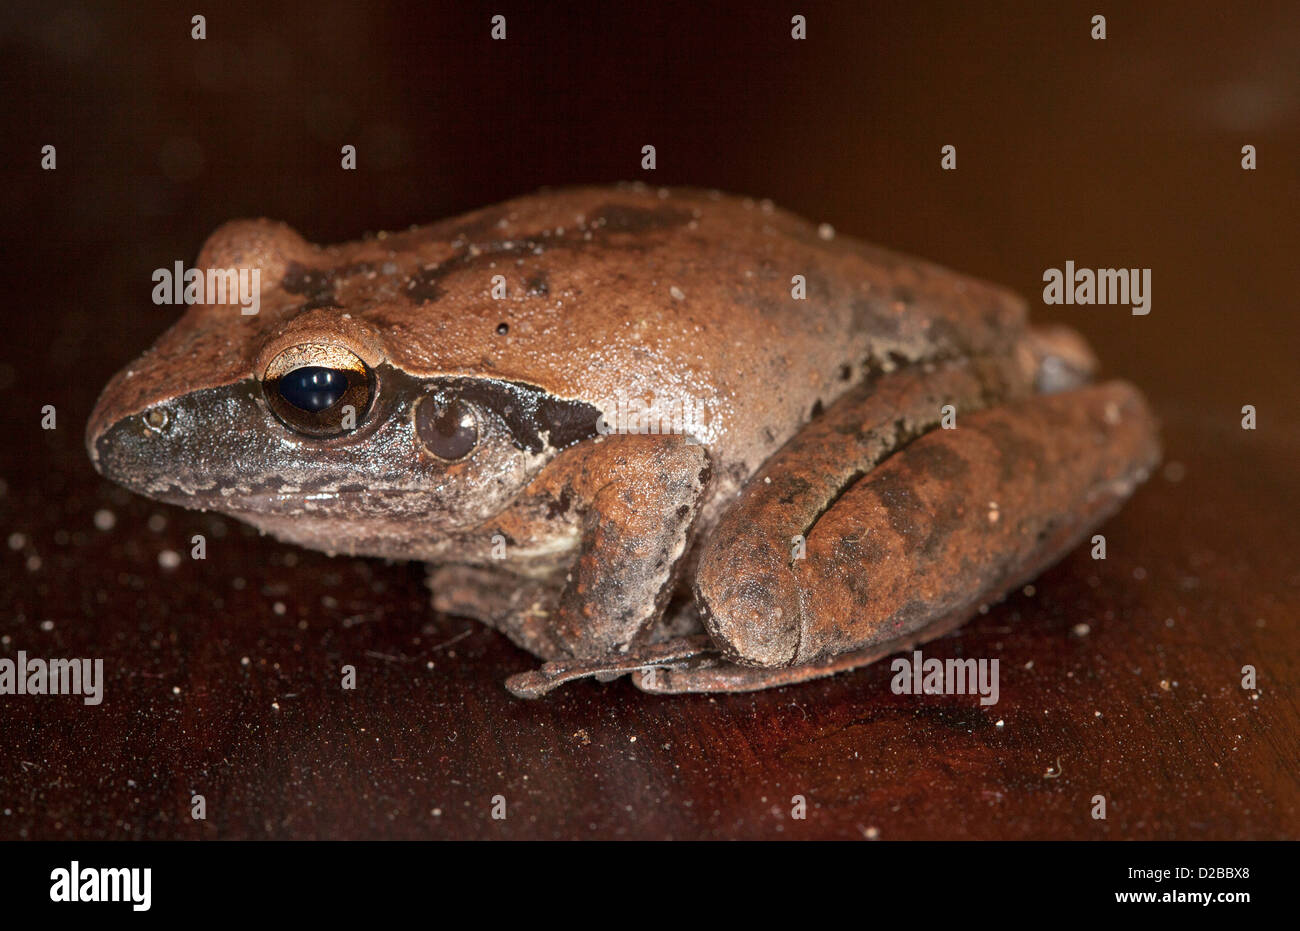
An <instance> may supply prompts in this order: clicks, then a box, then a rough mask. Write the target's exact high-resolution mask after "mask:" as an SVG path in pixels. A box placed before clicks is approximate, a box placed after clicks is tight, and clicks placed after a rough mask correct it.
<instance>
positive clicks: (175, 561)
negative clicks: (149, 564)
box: [158, 550, 181, 569]
mask: <svg viewBox="0 0 1300 931" xmlns="http://www.w3.org/2000/svg"><path fill="white" fill-rule="evenodd" d="M180 564H181V554H180V553H178V552H176V551H175V550H163V551H162V552H161V553H159V554H158V565H160V566H162V567H163V568H164V569H175V568H176V567H177V566H179V565H180Z"/></svg>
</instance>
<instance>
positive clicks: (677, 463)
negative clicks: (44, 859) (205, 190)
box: [87, 185, 1159, 697]
mask: <svg viewBox="0 0 1300 931" xmlns="http://www.w3.org/2000/svg"><path fill="white" fill-rule="evenodd" d="M198 267H199V268H200V269H209V268H214V269H257V270H258V271H259V274H260V282H261V302H260V310H259V311H258V313H257V314H255V315H249V314H245V313H242V312H241V308H240V307H239V306H238V305H235V304H228V303H209V304H195V305H193V306H190V307H189V308H188V310H187V312H186V313H185V315H184V317H182V318H181V320H180V321H179V322H178V323H176V324H175V326H173V327H172V328H171V329H170V330H168V331H167V332H166V333H165V334H163V336H162V337H161V338H160V339H159V340H158V342H157V344H156V345H155V346H154V347H153V348H152V349H150V350H149V351H148V352H146V353H145V354H144V355H143V356H142V357H140V358H139V359H138V360H136V361H135V362H134V363H132V364H131V365H130V367H128V368H127V369H126V370H125V371H123V372H121V373H119V374H118V375H117V376H116V377H115V378H114V379H113V380H112V381H111V382H110V383H109V385H108V387H107V388H106V389H105V390H104V393H103V396H102V397H101V398H100V399H99V403H98V406H97V407H96V408H95V411H94V414H93V416H92V417H91V419H90V423H89V426H88V430H87V447H88V449H89V452H90V457H91V459H92V460H93V461H94V463H95V466H96V468H98V469H99V470H100V471H101V472H102V473H103V474H104V475H106V476H108V477H109V478H111V479H113V480H114V481H116V482H120V483H121V484H123V485H125V486H127V487H128V488H131V489H133V490H135V491H137V492H140V493H141V494H144V495H148V496H149V497H152V498H156V499H158V500H160V501H166V502H170V503H173V504H179V505H183V506H185V507H190V508H200V509H209V510H215V511H220V512H222V513H224V514H228V515H230V516H232V517H236V518H238V519H239V520H242V521H247V522H248V523H250V524H253V525H254V526H256V527H258V528H260V529H261V530H263V531H265V532H267V533H270V534H273V535H274V536H276V537H278V538H280V539H282V540H288V541H291V542H293V543H297V544H300V545H302V546H306V547H311V548H312V549H318V550H324V551H325V552H328V553H350V554H360V555H366V556H379V557H385V558H389V559H401V560H412V559H413V560H420V561H421V562H424V563H427V564H428V566H429V584H430V586H431V588H432V591H433V604H434V606H435V607H436V608H438V609H439V610H442V611H445V612H449V613H452V614H457V615H463V616H469V617H473V618H477V619H479V620H481V621H483V622H484V623H486V624H490V625H491V626H492V627H495V628H496V629H497V630H499V631H501V632H502V633H504V634H505V635H506V636H507V637H509V638H510V639H511V640H513V641H514V642H515V643H516V644H518V645H519V646H521V647H522V648H524V649H525V650H527V651H529V652H530V653H533V654H535V655H536V656H538V657H540V658H541V659H543V660H545V663H544V665H542V666H541V667H540V668H538V669H535V670H531V671H527V672H523V673H521V674H519V675H516V676H513V677H512V678H511V679H509V680H508V681H507V683H506V685H507V687H508V688H509V689H510V690H511V691H512V692H513V693H514V694H516V695H519V696H528V697H534V696H538V695H541V694H542V693H544V692H546V691H548V690H549V689H551V688H553V687H555V686H556V685H558V684H560V683H563V682H567V681H569V680H571V679H575V678H578V677H582V676H595V677H597V678H599V679H602V680H606V679H612V678H615V677H617V676H620V675H625V674H630V675H631V676H632V680H633V682H634V683H635V684H636V685H637V686H639V687H640V688H642V689H645V690H647V691H653V692H709V691H722V692H729V691H744V690H750V689H761V688H767V687H771V686H778V685H785V684H788V683H792V682H799V681H802V680H805V679H811V678H814V677H817V676H825V675H829V674H831V673H835V672H839V671H842V670H846V669H851V668H853V667H855V666H861V665H863V664H866V663H870V662H872V661H874V660H877V659H879V658H881V657H884V656H887V655H889V654H891V653H894V652H897V651H899V650H903V649H908V648H910V647H911V646H913V645H915V644H917V643H920V642H923V641H926V640H929V639H931V638H933V637H936V636H939V635H941V634H944V633H946V632H948V631H950V630H952V629H953V628H955V627H956V626H957V625H959V624H961V623H962V622H963V621H964V620H966V619H967V618H968V617H970V616H971V615H972V614H973V613H975V612H976V611H977V610H978V609H979V608H980V607H981V606H983V605H986V604H988V603H990V602H992V601H994V600H996V599H998V598H1000V597H1002V596H1003V595H1005V594H1006V593H1007V592H1009V591H1010V590H1011V589H1013V588H1015V587H1017V586H1019V585H1022V584H1024V583H1025V582H1026V581H1028V580H1029V579H1030V578H1032V577H1033V576H1034V575H1035V574H1037V573H1039V572H1040V571H1042V570H1043V569H1044V568H1046V567H1047V566H1049V565H1050V564H1051V563H1053V562H1054V561H1055V560H1057V559H1059V558H1060V557H1061V556H1062V555H1063V554H1065V553H1066V552H1067V551H1068V550H1069V549H1071V548H1072V547H1073V546H1075V545H1076V544H1077V543H1078V542H1079V541H1080V540H1081V538H1082V537H1083V536H1084V535H1085V534H1086V533H1087V532H1088V531H1090V530H1091V529H1093V528H1094V527H1096V526H1097V525H1098V524H1099V523H1100V522H1101V521H1103V520H1105V519H1106V518H1107V517H1108V516H1109V515H1110V514H1112V513H1113V512H1114V511H1115V510H1116V509H1117V508H1118V507H1119V505H1120V504H1121V503H1122V502H1123V501H1124V499H1125V498H1126V497H1128V495H1129V494H1130V493H1132V491H1133V490H1134V488H1135V486H1136V485H1137V484H1138V483H1139V482H1140V481H1142V480H1143V479H1144V478H1145V477H1146V476H1147V474H1148V472H1149V471H1150V470H1151V469H1152V467H1153V466H1154V465H1155V464H1156V462H1157V460H1158V457H1159V449H1158V444H1157V439H1156V427H1155V423H1154V420H1153V418H1152V415H1151V413H1150V411H1149V409H1148V408H1147V405H1146V403H1145V402H1144V400H1143V398H1142V396H1141V395H1140V394H1139V393H1138V392H1137V390H1136V389H1134V388H1133V387H1132V386H1131V385H1128V384H1126V383H1124V382H1108V383H1104V384H1096V385H1093V384H1089V378H1090V375H1091V373H1092V370H1093V368H1094V359H1093V357H1092V355H1091V353H1090V351H1089V349H1088V347H1087V345H1086V344H1085V343H1084V341H1083V340H1082V338H1081V337H1079V336H1077V335H1076V334H1074V333H1072V332H1071V331H1068V330H1064V329H1061V328H1055V329H1053V328H1047V329H1043V328H1035V327H1030V326H1028V324H1027V323H1026V312H1025V305H1024V304H1023V302H1022V301H1020V300H1019V299H1018V298H1016V297H1015V296H1014V295H1012V294H1009V293H1007V292H1006V291H1003V290H1001V289H999V288H996V287H993V286H991V285H988V284H985V283H983V282H981V281H977V280H974V279H971V278H967V277H964V276H962V275H959V274H956V273H954V272H951V271H947V270H945V269H943V268H940V267H938V266H935V265H931V264H929V263H926V262H922V261H918V260H915V259H911V258H906V257H904V256H901V255H897V254H895V253H892V252H888V251H885V250H883V249H879V248H876V247H874V246H869V245H866V244H864V243H861V242H857V241H854V240H852V239H849V238H846V237H843V236H836V235H835V234H834V233H833V231H832V230H831V229H830V228H829V227H827V226H824V225H823V226H821V227H818V226H815V225H812V224H809V223H807V222H805V221H803V220H800V219H798V218H796V217H794V216H792V215H790V214H788V213H785V212H783V211H781V210H777V209H774V208H773V207H772V206H771V205H770V204H769V203H767V202H763V203H755V202H753V201H749V200H740V199H737V198H732V197H728V196H725V195H721V194H717V193H705V192H696V191H685V190H673V191H665V190H659V191H656V190H653V189H648V188H645V187H643V186H639V185H634V186H630V187H618V188H605V187H592V188H582V189H575V190H565V191H559V192H544V193H540V194H537V195H535V196H531V197H524V198H521V199H519V200H514V201H510V202H508V203H505V204H501V205H500V206H496V207H489V208H487V209H484V210H479V211H477V212H475V213H471V214H469V215H467V216H463V217H460V218H457V219H453V220H446V221H444V222H441V223H436V224H434V225H432V226H426V227H420V228H415V229H411V230H410V231H408V232H402V233H393V234H385V235H379V236H376V237H371V238H367V239H364V240H362V241H360V242H354V243H347V244H345V245H338V246H316V245H312V244H311V243H309V242H306V241H305V240H304V239H303V238H302V237H301V236H299V235H298V234H297V233H296V232H294V231H293V230H292V229H290V228H289V227H287V226H284V225H282V224H279V223H273V222H269V221H266V220H250V221H239V222H233V223H230V224H228V225H226V226H223V227H222V228H221V229H219V230H217V232H216V233H214V234H213V235H212V237H211V238H210V239H209V240H208V242H207V244H206V245H205V246H204V247H203V251H202V253H201V255H200V257H199V260H198Z"/></svg>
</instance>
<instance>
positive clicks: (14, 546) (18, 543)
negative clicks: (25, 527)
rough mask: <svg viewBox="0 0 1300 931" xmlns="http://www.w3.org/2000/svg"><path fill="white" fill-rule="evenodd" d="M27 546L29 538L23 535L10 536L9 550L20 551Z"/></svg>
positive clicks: (13, 534) (12, 534) (14, 534)
mask: <svg viewBox="0 0 1300 931" xmlns="http://www.w3.org/2000/svg"><path fill="white" fill-rule="evenodd" d="M26 545H27V537H26V536H25V535H24V534H21V533H11V534H9V548H10V549H11V550H20V549H22V548H23V547H24V546H26Z"/></svg>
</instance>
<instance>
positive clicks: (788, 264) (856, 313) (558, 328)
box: [372, 185, 1025, 474]
mask: <svg viewBox="0 0 1300 931" xmlns="http://www.w3.org/2000/svg"><path fill="white" fill-rule="evenodd" d="M384 245H385V246H386V247H387V249H388V250H390V254H392V255H398V256H400V255H402V254H404V253H407V252H410V253H413V254H417V253H418V254H424V255H426V256H427V257H428V263H426V264H427V265H428V266H429V267H428V268H427V269H425V270H423V271H421V272H417V273H416V279H417V282H418V283H417V284H416V285H415V286H414V287H413V288H410V289H408V290H409V291H410V292H411V294H412V300H414V301H417V302H419V306H420V310H421V319H422V321H423V322H424V325H422V326H420V327H419V328H418V329H413V328H411V327H410V325H409V324H408V323H406V322H405V320H404V318H403V316H402V315H400V314H398V315H393V314H391V313H390V312H389V311H388V310H387V309H386V308H385V307H384V306H383V305H379V306H376V307H375V308H374V310H373V311H372V316H373V318H374V319H375V322H376V323H378V324H380V325H381V326H386V327H388V328H390V329H392V328H398V329H405V330H407V331H409V332H407V333H406V334H405V338H403V339H402V340H400V341H399V342H398V343H396V344H394V345H393V346H392V351H393V352H394V353H396V354H399V355H400V356H401V358H400V364H401V365H402V366H403V367H404V368H406V369H407V370H408V371H425V372H428V373H430V374H432V373H436V372H443V371H457V372H468V373H472V374H478V375H482V376H495V377H501V378H508V379H516V380H520V381H529V382H534V383H537V382H541V383H543V384H542V387H544V388H546V389H547V390H548V391H551V392H553V393H555V394H558V395H562V396H567V397H575V398H583V399H585V400H590V401H593V402H596V403H599V402H601V401H603V400H605V399H608V398H610V397H612V396H615V395H623V396H628V397H642V398H649V397H654V398H657V399H666V400H667V401H669V402H673V401H676V400H687V399H689V400H692V401H694V402H695V403H696V404H697V409H698V407H703V409H704V410H705V411H706V412H707V413H709V414H711V415H712V416H713V419H712V420H711V423H713V425H714V428H715V429H714V432H713V433H712V435H710V436H709V437H707V438H706V439H707V441H708V442H709V443H710V445H711V447H712V448H713V451H714V454H715V457H717V458H720V459H722V460H724V462H729V463H730V464H732V465H733V466H734V469H733V471H739V472H742V473H746V474H747V473H748V472H749V471H751V470H752V469H753V468H756V467H757V465H758V464H759V463H760V462H761V461H762V460H763V459H764V458H766V456H767V455H768V454H769V453H770V452H771V451H772V450H773V449H774V448H775V447H776V446H777V445H779V444H780V443H781V442H783V441H784V440H785V439H786V438H788V437H789V436H790V435H791V434H792V433H793V432H794V430H796V429H797V428H798V427H799V426H800V425H801V424H802V423H803V422H806V420H807V419H808V417H809V416H810V414H811V412H812V411H813V409H814V408H815V407H817V406H819V405H824V404H828V403H830V402H831V401H833V400H834V399H835V398H836V397H837V396H838V395H839V394H841V393H842V392H843V391H844V390H846V389H847V388H848V387H850V386H851V385H852V384H854V383H856V382H857V381H859V380H860V379H862V378H863V377H866V376H867V375H868V374H869V373H870V372H872V371H878V370H880V369H882V368H883V369H888V368H891V367H893V366H895V365H898V364H902V363H906V362H911V361H920V360H925V359H932V358H943V357H954V356H974V355H982V354H994V353H1000V352H1006V351H1009V349H1010V347H1011V345H1012V344H1013V342H1014V340H1015V339H1016V337H1017V336H1018V334H1019V333H1020V331H1021V330H1022V328H1023V326H1024V321H1025V309H1024V305H1023V302H1021V301H1020V300H1019V299H1018V298H1017V297H1016V296H1014V295H1012V294H1010V293H1008V292H1006V291H1004V290H1002V289H999V288H996V287H994V286H992V285H988V284H985V283H983V282H980V281H977V280H975V279H971V278H967V277H965V276H961V275H958V274H956V273H953V272H950V271H948V270H946V269H943V268H940V267H939V266H936V265H933V264H930V263H927V262H923V261H919V260H915V259H911V258H908V257H905V256H901V255H898V254H896V253H893V252H889V251H887V250H885V249H880V248H876V247H873V246H870V245H867V244H865V243H862V242H860V241H857V240H854V239H851V238H849V237H843V236H839V235H836V234H835V233H834V232H833V231H831V230H830V229H829V227H826V226H819V225H817V224H814V223H810V222H808V221H805V220H803V219H800V218H799V217H796V216H794V215H793V214H790V213H788V212H786V211H783V210H779V209H776V208H774V207H773V206H772V205H771V204H770V203H768V202H762V201H754V200H751V199H747V198H746V199H742V198H738V197H732V196H728V195H724V194H720V193H718V192H707V191H700V190H693V189H655V188H649V187H646V186H644V185H623V186H618V187H588V188H574V189H566V190H560V191H552V192H542V193H539V194H535V195H531V196H528V197H522V198H519V199H516V200H512V201H508V202H506V203H503V204H499V205H497V206H494V207H489V208H486V209H483V210H479V211H476V212H474V213H471V214H468V215H466V216H463V217H459V218H456V219H453V220H448V221H444V222H441V223H438V224H434V225H432V226H428V227H422V228H420V229H417V230H413V231H411V232H410V233H405V234H399V235H397V236H390V237H388V239H387V240H386V241H385V243H384ZM376 258H380V256H376ZM498 274H499V275H502V276H504V280H505V286H506V296H505V298H504V299H498V300H494V299H493V298H492V297H491V295H490V294H489V290H490V287H491V280H492V277H493V276H494V275H498ZM796 276H798V278H796ZM799 293H802V298H800V297H798V296H797V295H798V294H799ZM502 324H504V326H502ZM498 330H500V331H502V332H500V333H498Z"/></svg>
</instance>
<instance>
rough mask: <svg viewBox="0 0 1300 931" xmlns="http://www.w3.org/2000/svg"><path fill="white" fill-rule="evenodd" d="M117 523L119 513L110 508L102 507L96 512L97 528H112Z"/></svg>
mask: <svg viewBox="0 0 1300 931" xmlns="http://www.w3.org/2000/svg"><path fill="white" fill-rule="evenodd" d="M116 524H117V515H116V514H114V513H113V512H112V511H110V510H109V509H108V508H100V509H99V510H98V511H96V512H95V529H96V530H112V529H113V527H114V526H115V525H116Z"/></svg>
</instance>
